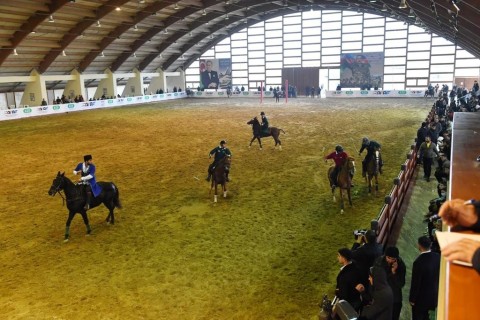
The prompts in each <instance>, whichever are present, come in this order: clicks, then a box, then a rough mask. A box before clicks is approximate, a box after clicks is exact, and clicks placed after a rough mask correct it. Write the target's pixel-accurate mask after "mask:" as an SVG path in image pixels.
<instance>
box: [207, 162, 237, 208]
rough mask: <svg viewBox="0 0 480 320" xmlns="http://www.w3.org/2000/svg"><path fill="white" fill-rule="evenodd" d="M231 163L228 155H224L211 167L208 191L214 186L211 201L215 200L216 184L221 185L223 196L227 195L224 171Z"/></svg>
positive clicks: (216, 193)
mask: <svg viewBox="0 0 480 320" xmlns="http://www.w3.org/2000/svg"><path fill="white" fill-rule="evenodd" d="M231 163H232V159H231V158H230V157H229V156H225V157H223V158H222V159H220V160H219V161H218V163H217V164H216V166H215V169H213V172H212V185H211V187H210V192H211V191H212V189H213V187H215V195H214V196H213V202H214V203H216V202H217V195H218V192H217V187H218V185H221V186H222V190H223V197H224V198H226V197H227V178H226V171H229V170H230V165H231Z"/></svg>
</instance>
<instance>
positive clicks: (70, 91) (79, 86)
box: [63, 70, 86, 100]
mask: <svg viewBox="0 0 480 320" xmlns="http://www.w3.org/2000/svg"><path fill="white" fill-rule="evenodd" d="M70 74H71V75H72V76H75V80H70V81H68V82H67V85H66V86H65V90H63V94H64V95H65V96H66V97H68V98H70V99H72V100H73V99H75V97H76V96H79V95H82V96H83V99H86V91H85V83H84V82H83V77H82V74H81V73H80V72H78V70H72V72H71V73H70Z"/></svg>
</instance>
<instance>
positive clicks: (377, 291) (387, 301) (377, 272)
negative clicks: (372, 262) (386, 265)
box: [359, 267, 393, 320]
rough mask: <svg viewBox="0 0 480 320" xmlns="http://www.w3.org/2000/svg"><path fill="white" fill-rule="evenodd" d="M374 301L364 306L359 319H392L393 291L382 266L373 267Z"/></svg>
mask: <svg viewBox="0 0 480 320" xmlns="http://www.w3.org/2000/svg"><path fill="white" fill-rule="evenodd" d="M372 278H373V290H372V303H371V304H370V305H368V306H366V307H364V308H363V310H362V313H361V316H360V318H359V319H366V320H367V319H368V320H391V319H392V312H393V293H392V288H390V286H389V284H388V283H387V275H386V273H385V271H384V270H383V269H382V268H379V267H376V268H374V269H373V275H372Z"/></svg>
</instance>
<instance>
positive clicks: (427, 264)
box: [409, 252, 440, 310]
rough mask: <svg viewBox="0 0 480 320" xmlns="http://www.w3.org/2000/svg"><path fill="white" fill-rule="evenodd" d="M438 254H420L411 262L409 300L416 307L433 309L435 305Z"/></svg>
mask: <svg viewBox="0 0 480 320" xmlns="http://www.w3.org/2000/svg"><path fill="white" fill-rule="evenodd" d="M439 273H440V255H439V254H438V253H436V252H428V253H422V254H420V255H419V256H418V257H417V259H416V260H415V261H414V262H413V268H412V282H411V284H410V298H409V301H410V302H413V303H415V306H416V307H419V308H422V309H429V310H433V309H435V308H436V307H437V301H438V281H439Z"/></svg>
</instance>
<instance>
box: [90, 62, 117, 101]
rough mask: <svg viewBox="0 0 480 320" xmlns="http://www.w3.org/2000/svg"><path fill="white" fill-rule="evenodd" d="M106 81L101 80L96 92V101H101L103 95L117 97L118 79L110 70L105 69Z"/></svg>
mask: <svg viewBox="0 0 480 320" xmlns="http://www.w3.org/2000/svg"><path fill="white" fill-rule="evenodd" d="M105 74H106V75H107V78H106V79H102V80H100V83H99V84H98V87H97V91H95V95H94V97H95V99H100V98H101V97H102V96H103V95H105V97H108V98H110V97H111V96H114V97H115V96H116V95H117V78H116V77H115V75H114V74H113V72H112V71H111V70H110V69H105Z"/></svg>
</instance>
